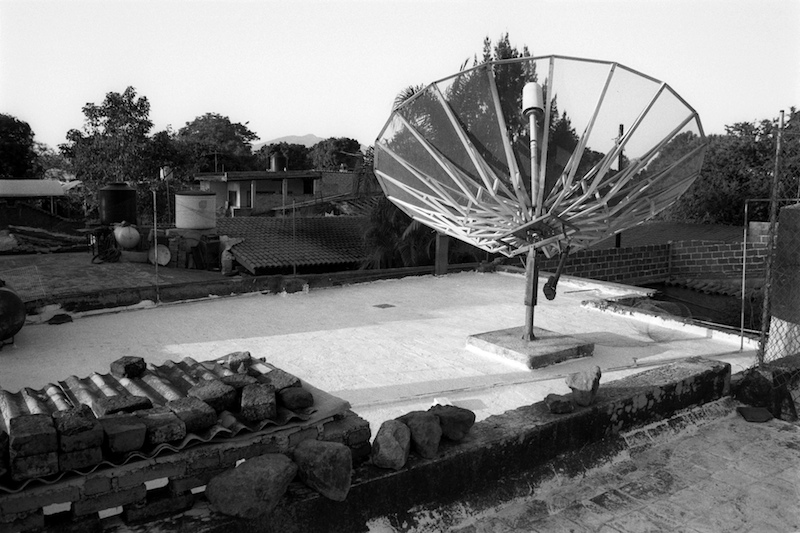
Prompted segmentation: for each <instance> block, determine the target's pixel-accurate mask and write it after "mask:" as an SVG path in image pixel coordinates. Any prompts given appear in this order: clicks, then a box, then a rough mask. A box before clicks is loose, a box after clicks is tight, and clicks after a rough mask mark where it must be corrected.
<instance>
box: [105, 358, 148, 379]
mask: <svg viewBox="0 0 800 533" xmlns="http://www.w3.org/2000/svg"><path fill="white" fill-rule="evenodd" d="M145 370H147V364H146V363H145V362H144V359H142V358H141V357H132V356H125V357H120V358H119V359H117V360H116V361H114V362H113V363H111V373H112V374H113V375H114V376H115V377H117V378H130V379H133V378H138V377H139V376H141V375H142V374H143V373H144V371H145Z"/></svg>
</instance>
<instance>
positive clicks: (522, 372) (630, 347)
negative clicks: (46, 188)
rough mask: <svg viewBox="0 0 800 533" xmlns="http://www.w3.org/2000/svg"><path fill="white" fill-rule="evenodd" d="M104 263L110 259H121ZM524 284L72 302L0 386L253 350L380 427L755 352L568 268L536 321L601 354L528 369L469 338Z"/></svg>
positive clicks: (12, 362) (15, 354) (441, 281)
mask: <svg viewBox="0 0 800 533" xmlns="http://www.w3.org/2000/svg"><path fill="white" fill-rule="evenodd" d="M53 259H54V258H48V260H53ZM85 260H86V261H87V262H88V257H85ZM95 266H97V265H86V266H85V267H84V268H85V270H86V271H88V272H91V271H92V269H94V268H95ZM101 266H102V267H104V272H105V271H111V272H113V267H114V266H115V265H101ZM136 268H144V269H147V268H149V269H152V268H153V267H151V266H149V265H137V267H136ZM169 270H170V269H165V268H161V269H159V275H160V276H161V275H163V274H164V273H165V271H167V272H166V273H169ZM202 274H203V275H210V274H211V273H202ZM145 277H146V276H144V274H143V275H142V279H144V278H145ZM87 279H89V281H88V282H87V283H88V286H87V290H88V288H90V285H91V276H89V278H87ZM104 279H105V278H104ZM545 280H546V276H544V275H543V276H542V277H541V278H540V289H539V290H540V294H541V284H543V283H544V281H545ZM107 281H108V280H105V281H104V283H105V282H107ZM163 282H164V281H163V280H162V283H163ZM166 282H167V283H169V280H167V281H166ZM199 283H202V281H199ZM523 286H524V276H523V275H521V274H513V273H504V272H497V273H478V272H464V273H454V274H449V275H447V276H442V277H433V276H419V277H406V278H403V279H395V280H384V281H375V282H370V283H362V284H355V285H347V286H343V287H331V288H327V289H312V290H311V291H309V292H300V293H293V294H283V295H275V294H261V293H254V294H247V295H240V296H236V297H224V298H219V297H216V298H209V299H204V300H198V301H191V302H182V303H175V304H160V305H154V304H152V303H150V304H147V303H145V304H144V305H143V308H141V309H133V310H123V311H120V310H104V311H103V312H99V313H95V312H93V313H88V314H75V316H74V321H73V322H70V323H66V324H60V325H49V324H46V323H29V324H27V325H26V326H25V327H24V328H23V329H22V330H21V331H20V332H19V333H18V334H17V336H16V338H15V342H14V344H13V345H8V346H5V347H4V348H3V349H2V351H0V387H2V388H3V389H6V390H9V391H16V390H19V389H20V388H21V387H32V388H34V389H39V388H41V387H43V386H45V385H46V384H48V383H50V382H55V381H58V380H63V379H65V378H66V377H68V376H70V375H75V376H78V377H84V376H88V375H89V374H91V373H92V372H99V373H106V372H108V369H109V364H110V363H111V362H112V361H114V360H115V359H118V358H119V357H122V356H139V357H143V358H144V359H145V360H146V361H147V362H148V363H152V364H160V363H163V362H164V361H166V360H175V361H177V360H180V359H181V358H183V357H185V356H191V357H193V358H194V359H196V360H200V361H202V360H206V359H211V358H215V357H219V356H222V355H225V354H227V353H230V352H233V351H239V350H247V351H249V352H251V354H252V355H253V356H255V357H264V358H265V359H266V360H267V361H268V362H270V363H272V364H274V365H276V366H278V367H279V368H282V369H284V370H286V371H288V372H291V373H293V374H295V375H297V376H298V377H300V378H301V379H304V380H306V381H308V382H309V383H311V384H312V385H314V386H316V387H318V388H320V389H322V390H325V391H327V392H330V393H332V394H334V395H336V396H339V397H340V398H343V399H345V400H347V401H348V402H350V404H351V405H352V408H353V410H354V411H356V412H357V413H358V414H359V415H361V416H362V417H364V418H365V419H367V420H368V421H369V422H370V425H371V427H372V431H373V434H374V432H375V431H377V428H378V427H379V426H380V423H381V422H382V421H384V420H386V419H389V418H394V417H396V416H398V415H400V414H403V413H405V412H407V411H409V410H414V409H427V407H429V406H430V405H431V403H432V402H433V401H434V400H435V399H439V400H443V399H447V400H449V401H451V402H452V403H454V404H456V405H460V406H462V407H466V408H469V409H471V410H473V411H475V413H476V414H477V417H478V420H482V419H484V418H486V417H488V416H490V415H492V414H499V413H502V412H504V411H507V410H509V409H513V408H516V407H519V406H521V405H529V404H531V403H533V402H536V401H540V400H541V399H543V398H544V397H545V396H546V395H547V394H548V393H550V392H556V393H567V392H569V389H568V388H567V387H566V384H565V383H564V378H565V377H566V376H567V375H568V374H569V373H572V372H576V371H579V370H583V369H587V368H591V367H592V366H594V365H597V366H600V368H601V369H602V371H603V378H602V379H603V381H610V380H613V379H617V378H620V377H624V376H627V375H630V374H634V373H637V372H640V371H641V370H643V369H647V368H651V367H653V366H655V365H660V364H664V363H666V362H670V361H674V360H679V359H683V358H687V357H693V356H703V357H706V358H710V359H717V360H722V361H725V362H728V363H730V364H731V365H732V368H733V371H734V372H737V371H740V370H743V369H745V368H748V367H750V366H752V365H753V364H754V360H755V359H754V357H755V350H754V348H751V347H749V346H748V345H746V346H745V350H743V351H741V350H740V349H739V348H740V342H739V339H738V337H735V336H725V335H721V336H712V335H711V334H710V332H709V331H708V330H706V329H704V328H697V327H694V326H689V325H685V324H683V323H681V322H678V321H670V320H662V319H657V318H656V319H654V318H648V317H646V316H643V315H620V314H615V313H610V312H603V311H599V310H597V309H594V308H591V307H587V306H584V305H582V302H584V301H587V300H603V299H613V298H618V297H621V296H625V295H630V294H636V293H638V294H641V291H639V290H638V289H636V288H634V287H628V286H622V285H614V284H607V283H601V282H593V281H590V280H583V279H578V278H569V277H563V278H562V280H561V282H560V283H559V287H558V296H557V297H556V299H555V300H553V301H547V300H545V299H544V298H540V305H538V306H537V307H536V320H535V324H536V326H537V327H539V328H544V329H547V330H550V331H553V332H556V333H561V334H566V335H571V336H573V337H577V338H578V339H580V340H582V341H584V342H593V343H595V350H594V356H593V357H590V358H583V359H574V360H571V361H566V362H564V363H560V364H557V365H553V366H549V367H546V368H541V369H537V370H534V371H531V370H528V369H526V368H524V367H523V366H522V365H521V364H520V363H517V362H514V361H510V360H507V359H504V358H502V357H500V356H495V355H490V354H487V353H479V352H476V351H473V350H470V349H467V347H466V339H467V337H468V336H469V335H473V334H478V333H484V332H487V331H494V330H499V329H505V328H510V327H517V326H521V325H522V323H523V320H524V316H525V311H524V306H523V304H522V295H523ZM53 312H55V311H54V310H51V311H50V313H51V314H52V313H53ZM46 317H47V315H43V316H42V317H40V318H46Z"/></svg>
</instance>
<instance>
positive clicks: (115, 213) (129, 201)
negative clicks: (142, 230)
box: [97, 183, 136, 226]
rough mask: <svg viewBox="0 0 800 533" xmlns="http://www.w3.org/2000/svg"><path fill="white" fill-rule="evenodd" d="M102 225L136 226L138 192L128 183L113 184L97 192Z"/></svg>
mask: <svg viewBox="0 0 800 533" xmlns="http://www.w3.org/2000/svg"><path fill="white" fill-rule="evenodd" d="M97 201H98V204H99V210H100V224H102V225H103V226H110V225H112V224H115V223H119V222H128V223H129V224H136V190H135V189H133V188H132V187H129V186H128V184H127V183H111V184H109V185H106V186H105V187H103V188H101V189H100V190H99V191H97Z"/></svg>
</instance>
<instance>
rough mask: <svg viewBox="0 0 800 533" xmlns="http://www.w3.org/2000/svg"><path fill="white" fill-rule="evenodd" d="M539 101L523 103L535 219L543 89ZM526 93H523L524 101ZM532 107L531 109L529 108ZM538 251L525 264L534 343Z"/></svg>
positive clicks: (526, 336) (529, 333)
mask: <svg viewBox="0 0 800 533" xmlns="http://www.w3.org/2000/svg"><path fill="white" fill-rule="evenodd" d="M538 97H539V101H538V102H536V100H535V99H534V100H533V101H531V103H530V104H525V103H523V105H524V107H525V108H526V109H523V112H524V113H525V114H527V115H528V129H529V132H530V150H531V206H533V213H532V214H533V217H534V218H535V217H538V216H539V215H540V214H541V202H540V201H539V196H540V195H541V194H542V190H543V187H541V186H540V185H541V184H540V181H539V179H540V176H539V174H540V172H539V121H538V115H537V113H539V112H541V107H539V106H541V89H539V94H538ZM524 100H525V93H524V92H523V101H524ZM529 106H531V107H529ZM536 255H537V251H536V248H534V247H533V246H531V247H530V249H528V258H527V261H526V262H525V329H524V332H523V334H522V340H524V341H532V340H535V339H536V336H535V335H534V332H533V319H534V307H535V306H536V289H537V288H538V281H539V265H538V263H537V261H536Z"/></svg>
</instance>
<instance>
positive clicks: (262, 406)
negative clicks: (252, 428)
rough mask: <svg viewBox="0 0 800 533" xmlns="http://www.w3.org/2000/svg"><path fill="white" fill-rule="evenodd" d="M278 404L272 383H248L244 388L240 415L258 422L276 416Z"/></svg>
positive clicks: (249, 420)
mask: <svg viewBox="0 0 800 533" xmlns="http://www.w3.org/2000/svg"><path fill="white" fill-rule="evenodd" d="M276 414H277V405H276V403H275V389H273V388H272V387H271V386H270V385H265V384H263V383H257V384H255V385H247V386H245V388H243V389H242V404H241V408H240V410H239V415H240V416H241V417H242V418H243V419H245V420H247V421H248V422H258V421H259V420H266V419H268V418H275V415H276Z"/></svg>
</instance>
